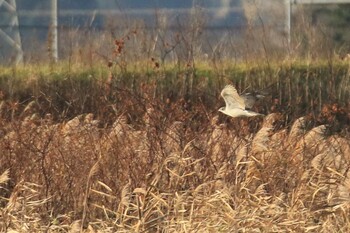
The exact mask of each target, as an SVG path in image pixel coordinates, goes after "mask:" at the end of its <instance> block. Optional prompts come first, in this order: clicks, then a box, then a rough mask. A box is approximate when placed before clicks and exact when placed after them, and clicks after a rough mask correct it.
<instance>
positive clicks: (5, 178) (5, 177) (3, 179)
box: [0, 169, 10, 184]
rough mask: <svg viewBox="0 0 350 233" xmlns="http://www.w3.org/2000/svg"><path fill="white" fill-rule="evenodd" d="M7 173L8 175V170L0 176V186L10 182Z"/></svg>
mask: <svg viewBox="0 0 350 233" xmlns="http://www.w3.org/2000/svg"><path fill="white" fill-rule="evenodd" d="M9 173H10V170H9V169H7V170H6V171H4V172H3V173H2V174H1V175H0V184H5V183H7V181H9V180H10V177H9Z"/></svg>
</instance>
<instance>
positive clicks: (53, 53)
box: [51, 0, 58, 62]
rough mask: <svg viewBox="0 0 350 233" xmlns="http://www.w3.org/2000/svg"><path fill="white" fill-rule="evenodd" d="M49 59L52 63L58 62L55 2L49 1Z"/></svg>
mask: <svg viewBox="0 0 350 233" xmlns="http://www.w3.org/2000/svg"><path fill="white" fill-rule="evenodd" d="M51 58H52V60H53V61H54V62H57V60H58V39H57V0H51Z"/></svg>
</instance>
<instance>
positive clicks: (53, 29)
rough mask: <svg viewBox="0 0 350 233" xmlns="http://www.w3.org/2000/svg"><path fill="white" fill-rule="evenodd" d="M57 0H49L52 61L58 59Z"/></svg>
mask: <svg viewBox="0 0 350 233" xmlns="http://www.w3.org/2000/svg"><path fill="white" fill-rule="evenodd" d="M0 1H1V0H0ZM57 11H58V8H57V0H51V25H50V26H51V27H50V30H51V32H50V36H51V38H50V48H51V51H50V52H51V54H50V55H51V59H52V61H53V62H57V61H58V39H57V37H58V33H57V25H58V23H57V22H58V20H57Z"/></svg>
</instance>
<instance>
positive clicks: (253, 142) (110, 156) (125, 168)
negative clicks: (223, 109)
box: [0, 103, 350, 232]
mask: <svg viewBox="0 0 350 233" xmlns="http://www.w3.org/2000/svg"><path fill="white" fill-rule="evenodd" d="M145 104H146V103H145ZM148 104H149V106H152V105H151V103H147V105H148ZM32 106H33V104H32V103H30V104H29V106H27V107H25V108H23V109H25V111H23V114H29V112H31V113H30V114H32V115H28V116H27V117H24V118H23V121H18V122H17V121H3V123H2V126H1V127H2V128H1V130H3V131H4V133H3V136H2V138H1V141H0V148H1V151H2V156H1V157H0V159H1V169H4V170H2V175H1V176H0V187H1V190H0V194H1V195H0V196H1V199H2V200H1V202H0V203H1V205H2V210H1V212H0V218H1V220H2V221H1V222H2V224H1V231H50V232H62V231H63V232H79V231H83V232H98V231H117V232H190V231H201V232H202V231H204V232H212V231H215V232H230V231H238V232H240V231H242V232H253V231H259V232H261V231H264V232H265V231H271V230H273V231H278V232H280V231H292V232H300V231H315V230H318V231H321V232H339V231H347V230H348V229H349V228H350V225H349V224H348V221H347V214H348V213H349V207H350V205H348V202H349V197H348V194H347V192H348V183H349V174H348V170H349V169H348V168H349V164H350V161H349V153H350V143H349V135H346V134H342V135H341V134H334V133H327V131H325V130H326V129H327V130H328V131H329V130H331V129H330V128H327V127H328V125H319V126H316V127H314V128H312V129H311V130H310V127H309V126H307V125H306V124H305V120H304V119H305V118H301V119H298V120H296V121H295V123H294V124H293V126H292V127H291V128H290V129H288V128H286V127H283V125H284V124H285V123H283V122H285V118H284V117H283V116H282V115H281V114H276V113H273V114H270V115H268V116H267V117H266V118H265V119H264V120H263V121H261V120H260V119H224V118H223V116H219V117H218V116H217V115H216V114H217V113H206V112H205V110H204V109H202V108H199V109H197V110H196V111H194V112H193V113H188V114H186V111H185V112H184V110H183V109H181V108H180V107H179V106H178V107H177V108H172V109H169V110H168V111H169V112H168V113H165V112H164V110H163V109H162V108H158V107H156V106H155V105H153V106H154V107H150V108H148V109H147V108H144V109H145V110H144V116H143V117H141V118H142V120H140V121H141V122H139V124H131V122H129V119H130V117H131V116H128V115H127V113H124V114H120V115H115V116H114V119H115V122H114V123H113V124H109V125H102V124H101V122H100V121H98V119H97V118H96V117H95V116H93V115H92V114H83V115H80V116H77V117H75V118H73V119H72V120H70V121H67V122H56V121H53V120H50V119H48V117H49V116H47V117H46V118H40V117H34V116H33V115H34V114H36V115H37V113H36V112H35V107H32ZM7 108H9V107H8V106H7ZM30 109H32V111H29V110H30ZM185 109H186V108H185ZM169 113H170V115H167V114H169ZM183 113H185V115H184V116H183V118H181V121H176V120H175V118H174V117H172V116H181V114H183ZM195 114H209V115H208V116H209V120H205V121H201V125H200V127H199V128H198V127H197V125H196V124H193V119H194V117H195ZM237 123H238V124H237ZM254 124H256V125H257V126H258V127H255V126H254ZM252 126H254V127H253V128H250V129H249V127H252ZM281 126H282V127H281ZM7 169H10V170H7ZM335 216H337V217H335Z"/></svg>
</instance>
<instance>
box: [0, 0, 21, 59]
mask: <svg viewBox="0 0 350 233" xmlns="http://www.w3.org/2000/svg"><path fill="white" fill-rule="evenodd" d="M0 8H5V10H6V11H7V15H8V17H6V16H5V17H4V18H1V20H3V22H4V23H5V25H8V27H6V28H4V29H1V28H0V39H3V40H4V41H5V42H7V43H8V44H9V45H10V46H11V47H12V48H13V49H14V50H15V51H16V59H15V64H19V63H22V62H23V50H22V42H21V35H20V31H19V23H18V14H17V7H16V1H15V0H0Z"/></svg>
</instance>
